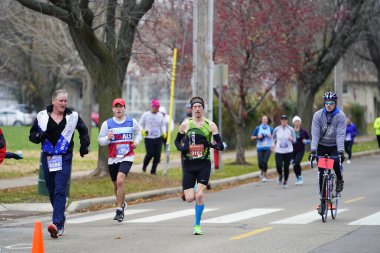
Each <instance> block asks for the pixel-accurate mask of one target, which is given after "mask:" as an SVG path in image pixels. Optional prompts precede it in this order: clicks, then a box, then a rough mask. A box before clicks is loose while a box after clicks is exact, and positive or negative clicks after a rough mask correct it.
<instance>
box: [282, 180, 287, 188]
mask: <svg viewBox="0 0 380 253" xmlns="http://www.w3.org/2000/svg"><path fill="white" fill-rule="evenodd" d="M282 188H284V189H285V188H288V182H286V181H284V183H283V184H282Z"/></svg>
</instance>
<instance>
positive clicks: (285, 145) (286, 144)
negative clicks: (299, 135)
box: [280, 140, 289, 148]
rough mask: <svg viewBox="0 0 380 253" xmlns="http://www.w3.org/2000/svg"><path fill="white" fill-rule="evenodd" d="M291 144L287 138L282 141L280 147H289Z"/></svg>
mask: <svg viewBox="0 0 380 253" xmlns="http://www.w3.org/2000/svg"><path fill="white" fill-rule="evenodd" d="M288 146H289V142H288V141H287V140H281V141H280V148H287V147H288Z"/></svg>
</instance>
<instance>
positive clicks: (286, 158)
mask: <svg viewBox="0 0 380 253" xmlns="http://www.w3.org/2000/svg"><path fill="white" fill-rule="evenodd" d="M292 154H293V153H285V154H280V153H276V155H275V160H276V169H277V173H278V174H279V175H280V177H282V166H284V181H285V182H286V181H288V178H289V165H290V160H291V159H292Z"/></svg>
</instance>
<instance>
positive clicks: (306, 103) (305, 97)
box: [297, 84, 316, 133]
mask: <svg viewBox="0 0 380 253" xmlns="http://www.w3.org/2000/svg"><path fill="white" fill-rule="evenodd" d="M315 92H316V91H315V90H314V89H311V88H310V87H309V86H308V85H305V84H304V85H301V87H299V89H298V98H297V113H298V114H299V115H300V117H301V119H302V127H303V128H305V129H306V130H307V131H308V132H309V133H310V131H311V121H312V119H313V114H314V112H313V103H314V94H315Z"/></svg>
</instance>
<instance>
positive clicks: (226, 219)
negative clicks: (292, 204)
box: [202, 208, 283, 223]
mask: <svg viewBox="0 0 380 253" xmlns="http://www.w3.org/2000/svg"><path fill="white" fill-rule="evenodd" d="M281 210H283V209H268V208H254V209H249V210H245V211H242V212H237V213H232V214H228V215H224V216H219V217H216V218H212V219H208V220H204V221H202V223H232V222H236V221H241V220H247V219H250V218H254V217H257V216H261V215H265V214H270V213H274V212H278V211H281Z"/></svg>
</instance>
